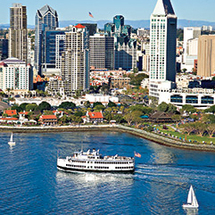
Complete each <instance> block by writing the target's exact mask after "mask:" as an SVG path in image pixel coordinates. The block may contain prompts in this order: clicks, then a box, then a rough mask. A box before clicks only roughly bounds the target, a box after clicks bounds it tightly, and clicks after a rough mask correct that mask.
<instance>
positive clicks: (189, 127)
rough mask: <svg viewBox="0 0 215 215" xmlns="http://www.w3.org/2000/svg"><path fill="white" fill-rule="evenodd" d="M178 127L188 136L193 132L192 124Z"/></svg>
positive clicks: (193, 126)
mask: <svg viewBox="0 0 215 215" xmlns="http://www.w3.org/2000/svg"><path fill="white" fill-rule="evenodd" d="M180 127H181V128H183V130H184V133H187V134H188V135H190V134H191V133H192V132H193V131H194V130H195V125H194V123H187V124H183V125H181V126H180Z"/></svg>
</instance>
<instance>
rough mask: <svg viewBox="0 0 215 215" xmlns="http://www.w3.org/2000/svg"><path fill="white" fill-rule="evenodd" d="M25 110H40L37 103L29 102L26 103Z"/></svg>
mask: <svg viewBox="0 0 215 215" xmlns="http://www.w3.org/2000/svg"><path fill="white" fill-rule="evenodd" d="M25 110H26V111H37V110H39V107H38V105H37V104H28V105H26V107H25Z"/></svg>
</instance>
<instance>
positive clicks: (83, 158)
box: [57, 149, 135, 173]
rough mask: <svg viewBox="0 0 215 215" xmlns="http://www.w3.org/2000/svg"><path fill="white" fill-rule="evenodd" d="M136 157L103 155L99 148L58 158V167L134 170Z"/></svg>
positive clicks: (103, 170) (76, 169)
mask: <svg viewBox="0 0 215 215" xmlns="http://www.w3.org/2000/svg"><path fill="white" fill-rule="evenodd" d="M134 164H135V159H134V158H133V157H123V156H118V155H115V156H104V157H103V156H102V155H101V154H100V153H99V150H97V151H96V150H95V149H93V150H92V151H90V150H88V151H87V152H83V151H80V152H74V154H73V156H68V157H66V158H57V168H58V169H59V170H62V171H67V172H73V171H90V172H123V173H125V172H128V173H129V172H130V173H131V172H134Z"/></svg>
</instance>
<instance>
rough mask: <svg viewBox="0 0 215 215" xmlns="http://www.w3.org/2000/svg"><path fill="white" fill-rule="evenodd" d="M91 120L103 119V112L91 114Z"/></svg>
mask: <svg viewBox="0 0 215 215" xmlns="http://www.w3.org/2000/svg"><path fill="white" fill-rule="evenodd" d="M88 114H89V117H90V119H103V115H102V113H101V112H89V113H88Z"/></svg>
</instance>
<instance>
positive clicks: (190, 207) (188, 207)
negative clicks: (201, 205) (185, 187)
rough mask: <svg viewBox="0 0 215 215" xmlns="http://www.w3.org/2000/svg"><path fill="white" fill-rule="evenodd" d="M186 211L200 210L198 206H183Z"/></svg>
mask: <svg viewBox="0 0 215 215" xmlns="http://www.w3.org/2000/svg"><path fill="white" fill-rule="evenodd" d="M182 207H183V208H184V209H198V206H193V205H189V204H185V205H182Z"/></svg>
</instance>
